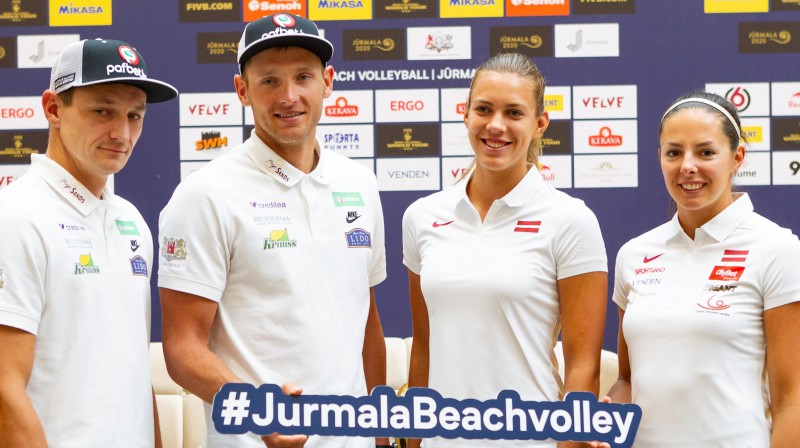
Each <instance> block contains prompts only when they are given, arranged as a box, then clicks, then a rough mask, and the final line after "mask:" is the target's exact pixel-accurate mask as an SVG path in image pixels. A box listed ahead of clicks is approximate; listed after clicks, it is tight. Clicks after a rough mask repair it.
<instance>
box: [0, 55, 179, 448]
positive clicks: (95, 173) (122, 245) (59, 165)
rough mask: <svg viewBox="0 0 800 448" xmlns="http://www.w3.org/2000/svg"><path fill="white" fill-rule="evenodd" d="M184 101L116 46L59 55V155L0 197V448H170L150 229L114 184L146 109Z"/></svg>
mask: <svg viewBox="0 0 800 448" xmlns="http://www.w3.org/2000/svg"><path fill="white" fill-rule="evenodd" d="M177 94H178V92H177V90H175V88H173V87H172V86H170V85H169V84H166V83H163V82H161V81H156V80H154V79H151V78H148V77H147V67H146V65H145V62H144V60H143V59H142V55H141V54H140V53H139V52H138V51H137V50H136V49H135V48H133V47H131V46H130V45H128V44H127V43H125V42H122V41H118V40H110V39H107V40H101V39H97V40H83V41H80V42H76V43H73V44H70V45H68V46H67V47H66V48H65V49H64V50H63V51H62V52H61V54H60V55H59V57H58V60H57V61H56V64H55V65H54V66H53V69H52V73H51V77H50V88H49V89H48V90H46V91H45V92H44V93H43V94H42V107H43V108H44V114H45V117H46V118H47V120H48V122H49V127H50V133H49V140H48V144H47V152H46V154H44V155H37V154H34V155H32V156H31V167H30V169H29V170H28V172H27V173H26V174H25V175H23V176H22V177H20V179H19V180H17V181H16V182H14V184H12V185H11V186H9V187H8V188H5V189H4V190H3V191H2V192H0V235H2V238H0V271H2V272H3V282H0V359H1V360H2V361H0V446H2V447H25V448H31V447H45V446H50V447H115V448H118V447H131V448H134V447H135V448H139V447H152V446H154V445H155V446H160V445H161V442H160V440H158V431H157V430H156V428H157V425H156V424H155V413H154V400H153V396H152V388H151V385H150V371H149V362H148V361H149V357H148V344H149V341H150V331H149V330H150V274H151V271H150V269H151V267H152V261H153V260H152V257H153V245H152V240H151V234H150V230H149V229H148V227H147V224H146V223H145V221H144V219H143V218H142V216H141V215H140V214H139V212H138V211H137V210H136V208H135V207H134V206H133V205H131V204H130V203H129V202H128V201H126V200H124V199H122V198H120V197H118V196H115V195H114V194H113V193H111V191H110V190H109V189H108V188H107V185H106V181H107V179H108V176H109V175H112V174H114V173H117V172H119V171H120V170H121V169H122V168H123V167H124V166H125V164H126V162H127V161H128V158H129V157H130V155H131V152H132V151H133V147H134V145H135V144H136V141H137V140H138V138H139V136H140V135H141V132H142V121H143V119H144V115H145V109H146V103H156V102H161V101H166V100H169V99H172V98H175V97H176V96H177Z"/></svg>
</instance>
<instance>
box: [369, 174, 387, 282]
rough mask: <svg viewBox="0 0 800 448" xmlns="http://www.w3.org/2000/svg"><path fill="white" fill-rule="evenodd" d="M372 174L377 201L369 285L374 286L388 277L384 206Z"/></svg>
mask: <svg viewBox="0 0 800 448" xmlns="http://www.w3.org/2000/svg"><path fill="white" fill-rule="evenodd" d="M370 174H371V176H372V178H371V179H370V181H371V190H372V193H373V197H374V203H375V208H374V212H375V232H374V233H375V234H374V235H373V239H372V264H371V266H370V271H369V286H370V287H373V286H375V285H377V284H379V283H380V282H382V281H384V280H385V279H386V233H385V230H384V225H383V206H382V205H381V196H380V194H379V193H378V181H377V179H376V178H375V176H374V174H372V173H370Z"/></svg>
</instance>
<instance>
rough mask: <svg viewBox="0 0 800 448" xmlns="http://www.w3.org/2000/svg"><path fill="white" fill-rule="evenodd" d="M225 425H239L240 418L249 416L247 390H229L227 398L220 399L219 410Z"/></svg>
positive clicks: (240, 422)
mask: <svg viewBox="0 0 800 448" xmlns="http://www.w3.org/2000/svg"><path fill="white" fill-rule="evenodd" d="M220 415H221V416H222V419H223V421H224V422H225V424H226V425H230V424H231V420H233V424H234V425H241V424H242V419H244V418H247V417H249V416H250V400H248V399H247V392H239V393H238V394H237V393H236V392H235V391H231V393H229V394H228V398H226V399H224V400H222V412H220Z"/></svg>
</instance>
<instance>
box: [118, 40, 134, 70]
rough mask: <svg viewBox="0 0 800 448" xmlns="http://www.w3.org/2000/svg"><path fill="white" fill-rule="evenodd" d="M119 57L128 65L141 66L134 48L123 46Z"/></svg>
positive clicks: (120, 48)
mask: <svg viewBox="0 0 800 448" xmlns="http://www.w3.org/2000/svg"><path fill="white" fill-rule="evenodd" d="M119 55H120V57H121V58H122V60H124V61H125V62H127V63H128V64H131V65H139V56H138V55H137V54H136V52H135V51H133V48H131V47H127V46H125V45H122V46H120V47H119Z"/></svg>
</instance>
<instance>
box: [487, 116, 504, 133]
mask: <svg viewBox="0 0 800 448" xmlns="http://www.w3.org/2000/svg"><path fill="white" fill-rule="evenodd" d="M486 130H488V131H489V132H492V133H503V132H505V130H506V122H505V119H504V117H503V114H502V113H500V112H498V113H495V114H492V116H491V117H490V118H489V123H487V124H486Z"/></svg>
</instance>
